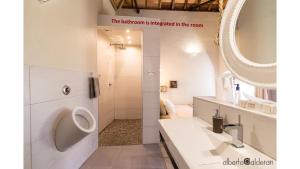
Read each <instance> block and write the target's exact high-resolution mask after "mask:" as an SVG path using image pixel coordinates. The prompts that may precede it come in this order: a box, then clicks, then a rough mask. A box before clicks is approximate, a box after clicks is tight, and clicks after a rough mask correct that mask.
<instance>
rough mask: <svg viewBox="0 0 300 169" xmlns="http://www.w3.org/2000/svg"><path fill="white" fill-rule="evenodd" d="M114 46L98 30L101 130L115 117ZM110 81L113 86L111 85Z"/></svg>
mask: <svg viewBox="0 0 300 169" xmlns="http://www.w3.org/2000/svg"><path fill="white" fill-rule="evenodd" d="M115 55H116V50H115V47H114V46H110V41H109V39H108V37H107V36H106V35H105V34H104V33H103V32H102V31H101V30H98V61H97V62H98V78H99V84H100V92H101V93H100V97H99V132H101V131H102V130H103V129H104V128H105V127H106V126H107V125H109V124H110V123H111V122H112V121H113V120H114V119H115V109H114V106H115V105H114V92H115V89H114V84H115ZM109 83H111V84H113V86H109Z"/></svg>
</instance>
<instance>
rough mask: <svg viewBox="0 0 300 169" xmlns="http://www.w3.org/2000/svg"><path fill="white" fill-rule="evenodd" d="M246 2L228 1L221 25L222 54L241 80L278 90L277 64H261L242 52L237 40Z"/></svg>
mask: <svg viewBox="0 0 300 169" xmlns="http://www.w3.org/2000/svg"><path fill="white" fill-rule="evenodd" d="M245 2H246V0H228V2H227V5H226V7H225V10H224V13H223V16H222V20H221V25H220V37H219V44H220V53H221V56H222V58H223V60H224V62H225V65H226V67H227V68H228V69H229V70H230V71H231V72H232V73H233V74H234V75H235V76H236V77H237V78H239V79H240V80H242V81H245V82H246V83H249V84H251V85H254V86H256V87H262V88H276V67H277V64H276V62H275V63H270V64H269V63H268V64H260V63H255V62H253V61H250V60H248V59H247V58H246V57H244V55H243V54H242V53H241V52H240V50H239V48H238V46H237V43H236V38H235V31H236V25H237V19H238V16H239V14H240V11H241V9H242V7H243V5H244V3H245Z"/></svg>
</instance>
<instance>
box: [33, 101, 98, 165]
mask: <svg viewBox="0 0 300 169" xmlns="http://www.w3.org/2000/svg"><path fill="white" fill-rule="evenodd" d="M76 106H83V107H86V108H88V109H90V110H91V109H92V102H91V101H90V100H88V99H86V98H85V97H82V96H77V97H73V98H69V99H63V100H56V101H50V102H45V103H40V104H34V105H32V106H31V116H32V117H31V133H32V134H31V140H32V168H33V169H40V168H45V169H46V168H47V169H48V168H49V169H50V168H51V169H57V168H65V169H72V168H75V169H76V168H79V167H80V166H81V165H82V164H83V162H84V161H85V160H86V159H87V158H88V157H89V155H90V154H91V153H92V152H93V151H94V150H96V148H97V141H95V140H97V133H96V134H95V132H94V134H92V135H88V136H87V137H85V138H84V139H83V140H81V141H80V142H78V143H77V144H75V145H74V146H73V147H71V148H70V149H68V150H67V151H65V152H59V151H57V150H56V148H55V144H54V131H55V126H56V124H57V122H58V120H59V115H60V114H61V113H62V112H70V111H71V110H72V108H74V107H76ZM96 113H97V112H93V114H94V117H95V118H96V117H97V116H96Z"/></svg>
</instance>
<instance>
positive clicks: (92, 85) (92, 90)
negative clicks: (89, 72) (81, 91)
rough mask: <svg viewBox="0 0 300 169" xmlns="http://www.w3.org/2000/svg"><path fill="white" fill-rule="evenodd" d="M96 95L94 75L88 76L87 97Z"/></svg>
mask: <svg viewBox="0 0 300 169" xmlns="http://www.w3.org/2000/svg"><path fill="white" fill-rule="evenodd" d="M95 97H97V95H96V88H95V79H94V77H89V98H90V99H92V98H95Z"/></svg>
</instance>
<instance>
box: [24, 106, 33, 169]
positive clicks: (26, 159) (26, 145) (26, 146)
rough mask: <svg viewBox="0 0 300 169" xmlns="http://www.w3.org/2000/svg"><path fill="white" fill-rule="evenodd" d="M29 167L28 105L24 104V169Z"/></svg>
mask: <svg viewBox="0 0 300 169" xmlns="http://www.w3.org/2000/svg"><path fill="white" fill-rule="evenodd" d="M30 168H31V142H30V105H27V106H24V169H30Z"/></svg>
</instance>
